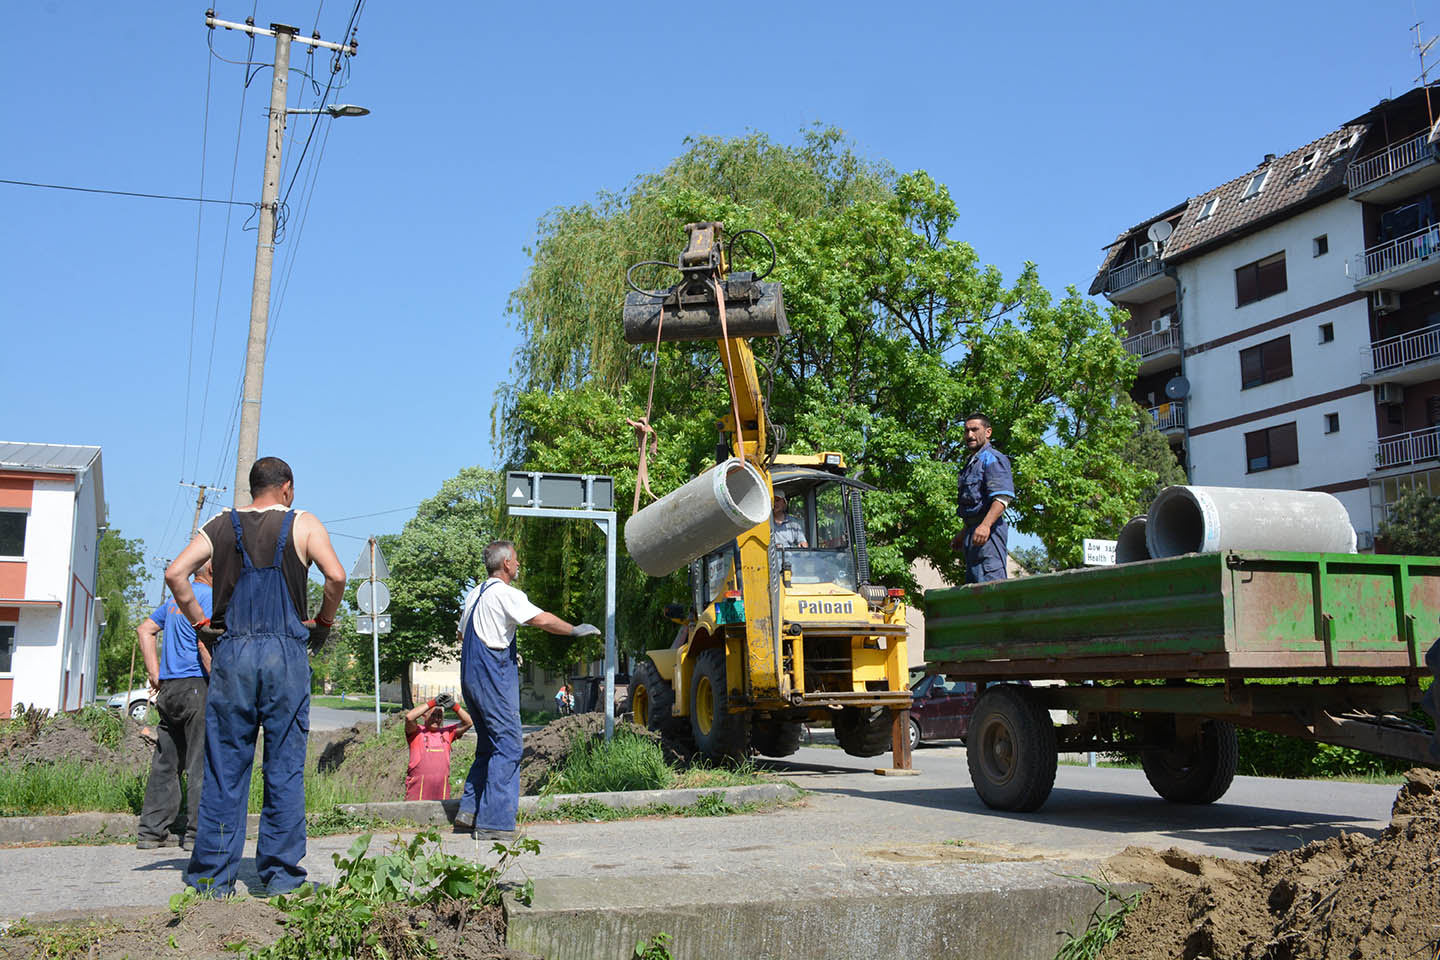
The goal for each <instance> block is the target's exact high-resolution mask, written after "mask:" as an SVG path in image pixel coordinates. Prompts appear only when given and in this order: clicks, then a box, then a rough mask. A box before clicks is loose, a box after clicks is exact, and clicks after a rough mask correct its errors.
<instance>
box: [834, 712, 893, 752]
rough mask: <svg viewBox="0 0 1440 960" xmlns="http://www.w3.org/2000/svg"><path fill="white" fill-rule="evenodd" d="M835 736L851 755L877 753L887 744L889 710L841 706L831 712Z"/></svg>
mask: <svg viewBox="0 0 1440 960" xmlns="http://www.w3.org/2000/svg"><path fill="white" fill-rule="evenodd" d="M835 739H836V740H838V741H839V742H840V749H842V750H844V751H845V752H846V753H848V754H850V756H852V757H878V756H880V754H882V753H884V752H885V751H886V750H889V749H890V747H891V739H890V711H889V710H887V709H885V708H884V707H842V708H841V710H840V712H839V713H837V714H835Z"/></svg>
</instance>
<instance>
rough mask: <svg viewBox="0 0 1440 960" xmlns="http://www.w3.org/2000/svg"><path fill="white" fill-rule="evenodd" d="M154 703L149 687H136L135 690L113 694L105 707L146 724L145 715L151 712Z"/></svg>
mask: <svg viewBox="0 0 1440 960" xmlns="http://www.w3.org/2000/svg"><path fill="white" fill-rule="evenodd" d="M154 702H155V701H154V699H153V698H152V697H151V696H150V688H149V687H136V688H135V689H134V690H128V691H121V692H120V693H112V694H111V695H110V699H109V700H106V701H105V706H106V707H107V708H108V709H110V710H114V711H115V712H116V713H128V714H130V716H132V717H134V718H135V720H136V721H137V722H139V723H144V722H145V715H146V714H147V713H149V712H150V704H152V703H154Z"/></svg>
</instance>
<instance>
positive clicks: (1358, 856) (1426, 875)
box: [1102, 769, 1440, 960]
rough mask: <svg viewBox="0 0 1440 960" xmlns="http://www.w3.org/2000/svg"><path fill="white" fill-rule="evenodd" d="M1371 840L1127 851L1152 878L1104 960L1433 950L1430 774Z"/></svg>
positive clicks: (1428, 953) (1436, 858) (1433, 783)
mask: <svg viewBox="0 0 1440 960" xmlns="http://www.w3.org/2000/svg"><path fill="white" fill-rule="evenodd" d="M1405 779H1406V782H1405V785H1404V786H1403V787H1401V789H1400V792H1399V795H1398V796H1397V797H1396V798H1395V804H1394V806H1393V808H1392V810H1391V820H1390V826H1389V827H1388V828H1386V830H1385V831H1384V833H1382V834H1381V835H1380V837H1379V838H1378V839H1374V840H1372V839H1370V838H1369V837H1365V836H1363V835H1360V834H1354V833H1351V834H1345V833H1342V834H1340V835H1339V836H1336V837H1332V838H1330V839H1329V840H1323V841H1318V842H1316V843H1311V844H1307V845H1306V846H1304V847H1301V848H1300V849H1299V850H1295V851H1290V852H1286V853H1278V854H1276V855H1275V856H1273V857H1271V858H1270V859H1268V860H1264V861H1259V862H1253V863H1252V862H1244V861H1235V860H1221V859H1218V858H1215V857H1202V856H1197V855H1195V854H1191V853H1186V852H1184V851H1182V850H1178V849H1175V848H1173V847H1172V848H1171V849H1169V850H1165V851H1160V852H1157V851H1154V850H1146V849H1142V848H1139V847H1130V848H1127V849H1126V850H1125V851H1124V852H1123V853H1121V854H1119V855H1118V856H1116V857H1112V858H1111V859H1110V860H1109V861H1107V862H1106V868H1107V875H1108V876H1110V877H1111V878H1112V879H1122V880H1133V881H1139V882H1143V883H1148V884H1151V889H1150V891H1149V893H1147V894H1146V895H1145V897H1144V899H1143V900H1142V901H1141V903H1140V906H1139V907H1138V908H1136V910H1135V911H1134V912H1133V913H1131V914H1130V916H1129V917H1127V918H1126V920H1125V926H1124V929H1123V930H1122V932H1121V934H1120V936H1119V937H1117V938H1116V939H1115V941H1114V942H1113V943H1111V944H1110V945H1109V946H1108V947H1107V948H1106V949H1105V951H1104V953H1103V954H1102V957H1104V958H1105V960H1160V958H1166V960H1169V958H1174V957H1183V958H1187V960H1199V958H1202V957H1204V958H1209V960H1322V958H1324V960H1340V958H1356V960H1359V958H1371V960H1379V958H1382V957H1417V958H1419V957H1427V958H1428V957H1432V956H1434V955H1435V953H1436V950H1437V946H1440V772H1436V771H1434V770H1423V769H1415V770H1411V771H1410V772H1409V773H1407V774H1406V775H1405Z"/></svg>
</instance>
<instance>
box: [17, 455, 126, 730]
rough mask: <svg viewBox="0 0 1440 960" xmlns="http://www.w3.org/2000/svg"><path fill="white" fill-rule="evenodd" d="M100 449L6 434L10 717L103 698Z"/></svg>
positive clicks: (68, 706) (102, 506)
mask: <svg viewBox="0 0 1440 960" xmlns="http://www.w3.org/2000/svg"><path fill="white" fill-rule="evenodd" d="M104 524H105V488H104V483H103V480H102V478H101V472H100V448H99V447H79V446H64V445H60V444H51V443H6V442H0V718H4V717H9V716H10V714H11V712H12V710H13V708H14V705H15V704H17V703H23V704H25V705H26V706H27V707H29V706H39V707H45V708H46V709H49V710H52V711H60V710H78V709H79V708H80V707H82V706H84V705H85V704H86V703H89V702H90V701H92V700H94V699H95V675H96V671H97V669H98V666H99V661H100V614H101V610H102V606H101V604H100V603H99V602H98V600H97V598H96V596H95V581H96V577H97V575H98V573H99V553H98V547H99V541H100V536H101V533H102V531H103V529H104Z"/></svg>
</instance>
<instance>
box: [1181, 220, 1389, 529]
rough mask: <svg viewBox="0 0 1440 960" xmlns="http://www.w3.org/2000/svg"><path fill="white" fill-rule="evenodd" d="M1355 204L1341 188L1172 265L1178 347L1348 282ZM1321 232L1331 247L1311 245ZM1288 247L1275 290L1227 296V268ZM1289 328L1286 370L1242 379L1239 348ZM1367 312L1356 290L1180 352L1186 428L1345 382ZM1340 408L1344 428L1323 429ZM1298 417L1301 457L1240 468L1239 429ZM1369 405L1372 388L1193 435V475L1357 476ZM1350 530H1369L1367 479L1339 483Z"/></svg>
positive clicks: (1361, 344) (1371, 434) (1249, 478)
mask: <svg viewBox="0 0 1440 960" xmlns="http://www.w3.org/2000/svg"><path fill="white" fill-rule="evenodd" d="M1361 229H1362V226H1361V206H1360V204H1358V203H1355V202H1354V201H1351V200H1349V199H1347V198H1344V197H1341V198H1338V199H1336V200H1333V201H1331V202H1330V203H1327V204H1325V205H1323V206H1321V207H1317V208H1315V209H1313V210H1309V211H1306V212H1304V213H1302V214H1299V215H1298V216H1295V217H1291V218H1289V219H1287V220H1284V221H1281V222H1280V223H1277V224H1275V225H1274V226H1272V227H1270V228H1268V229H1265V230H1262V231H1259V232H1258V233H1255V234H1252V235H1250V236H1248V237H1244V238H1242V239H1240V240H1237V241H1236V242H1234V243H1232V244H1229V245H1227V246H1224V247H1221V248H1220V249H1218V250H1216V251H1213V252H1212V253H1209V254H1206V255H1204V256H1202V257H1199V258H1197V259H1195V260H1193V261H1190V262H1188V263H1182V264H1181V265H1180V266H1179V270H1178V273H1179V279H1180V283H1181V287H1182V294H1183V299H1182V304H1183V306H1182V308H1181V310H1182V322H1183V324H1184V330H1185V343H1186V347H1187V349H1188V348H1192V347H1195V346H1199V345H1201V344H1204V343H1207V342H1209V341H1212V340H1216V339H1219V338H1222V337H1225V336H1229V335H1233V334H1234V333H1236V332H1238V331H1240V330H1244V329H1247V328H1250V327H1254V326H1257V325H1259V324H1263V323H1267V322H1269V321H1271V320H1275V319H1277V318H1279V317H1282V316H1285V315H1287V314H1291V313H1297V312H1300V311H1303V310H1307V309H1310V308H1313V307H1315V306H1317V305H1318V304H1321V303H1325V302H1327V301H1330V300H1335V299H1339V298H1343V297H1347V296H1353V295H1354V293H1355V286H1354V281H1353V280H1352V279H1351V278H1350V277H1348V276H1346V273H1345V260H1344V256H1345V251H1347V250H1349V249H1351V248H1352V247H1353V246H1355V244H1356V243H1358V242H1359V238H1360V237H1361ZM1322 235H1323V236H1325V237H1326V238H1327V240H1328V244H1329V252H1328V253H1326V254H1324V255H1322V256H1318V257H1317V256H1314V241H1315V238H1316V237H1319V236H1322ZM1282 250H1283V251H1284V252H1285V273H1286V287H1287V289H1286V290H1285V291H1284V292H1283V293H1279V294H1276V295H1274V296H1271V297H1267V298H1265V299H1263V300H1259V301H1256V302H1254V303H1250V304H1246V305H1245V306H1243V307H1238V308H1237V307H1236V305H1235V295H1236V294H1235V270H1236V269H1237V268H1239V267H1242V266H1244V265H1246V264H1249V263H1253V262H1255V261H1257V260H1260V259H1262V258H1264V257H1268V256H1270V255H1272V254H1275V253H1279V252H1280V251H1282ZM1322 324H1331V325H1332V327H1333V330H1334V339H1333V340H1331V341H1329V342H1322V339H1321V330H1320V328H1321V325H1322ZM1282 336H1288V337H1289V340H1290V358H1291V366H1292V369H1293V374H1292V376H1290V377H1287V378H1285V379H1283V380H1277V381H1273V382H1271V383H1266V384H1261V385H1259V386H1255V387H1251V388H1249V389H1242V388H1241V376H1240V352H1241V351H1242V350H1246V349H1248V348H1250V347H1254V346H1257V345H1259V344H1262V343H1266V342H1268V341H1270V340H1274V339H1276V338H1278V337H1282ZM1369 345H1370V327H1369V312H1368V307H1367V305H1366V302H1365V300H1364V299H1357V300H1354V301H1352V302H1350V303H1345V304H1342V305H1340V306H1337V307H1334V308H1332V309H1329V310H1326V311H1324V312H1322V313H1317V314H1313V315H1311V316H1308V317H1305V318H1304V319H1301V320H1296V321H1293V322H1290V323H1286V324H1284V325H1282V326H1279V327H1275V328H1272V329H1269V330H1264V331H1261V332H1258V333H1254V334H1251V335H1250V336H1247V337H1245V338H1243V339H1240V340H1235V341H1232V342H1230V343H1226V344H1223V345H1220V346H1217V347H1213V348H1210V349H1208V350H1205V351H1203V352H1201V353H1197V354H1193V355H1189V356H1187V357H1186V359H1185V376H1186V377H1187V378H1188V379H1189V381H1190V397H1189V401H1188V420H1189V425H1190V429H1191V430H1192V431H1193V430H1195V429H1196V428H1203V427H1205V426H1206V425H1208V424H1212V423H1216V422H1219V421H1224V420H1228V419H1231V418H1233V417H1239V416H1244V415H1247V414H1252V413H1254V412H1256V411H1258V410H1264V409H1268V408H1271V407H1277V406H1280V405H1283V404H1288V403H1294V402H1298V401H1302V400H1305V399H1307V398H1309V397H1313V396H1316V395H1319V394H1324V393H1328V392H1330V391H1334V390H1339V389H1343V388H1346V387H1353V386H1356V385H1358V384H1359V383H1360V378H1361V376H1362V375H1363V374H1364V373H1366V372H1367V371H1368V369H1369ZM1327 413H1334V414H1338V415H1339V418H1340V429H1339V431H1338V432H1335V433H1327V432H1326V426H1327V425H1326V422H1325V414H1327ZM1290 422H1294V423H1295V430H1296V440H1297V444H1298V448H1299V463H1297V464H1295V465H1294V466H1288V467H1279V468H1275V469H1271V470H1263V471H1258V472H1256V473H1250V472H1248V469H1247V468H1248V464H1247V461H1246V456H1245V435H1246V434H1247V433H1251V432H1254V431H1257V430H1262V429H1265V428H1266V427H1270V426H1275V425H1279V424H1284V423H1290ZM1375 437H1376V433H1375V407H1374V401H1373V399H1372V398H1371V396H1370V394H1369V393H1368V392H1362V393H1358V394H1356V395H1355V396H1349V397H1342V398H1340V399H1338V400H1331V401H1326V402H1323V403H1320V404H1315V405H1312V406H1306V407H1302V408H1300V409H1297V410H1292V411H1289V412H1287V413H1282V414H1276V415H1274V416H1269V417H1264V418H1260V419H1256V420H1250V421H1247V422H1244V423H1241V424H1237V425H1235V426H1230V427H1225V428H1223V429H1220V430H1214V431H1210V432H1205V433H1200V434H1194V433H1192V434H1191V436H1190V461H1191V479H1192V482H1194V483H1196V484H1209V485H1215V486H1235V487H1274V488H1289V489H1305V488H1309V487H1319V486H1325V485H1328V484H1338V483H1346V482H1352V481H1357V480H1360V479H1362V478H1364V477H1365V476H1366V473H1367V472H1368V470H1369V469H1370V467H1371V465H1372V464H1373V462H1374V457H1373V453H1374V445H1375ZM1337 496H1339V497H1340V499H1341V501H1342V502H1343V503H1344V504H1345V505H1346V508H1347V509H1348V510H1349V511H1350V516H1351V520H1352V522H1353V523H1354V525H1355V528H1356V530H1357V531H1366V530H1370V529H1371V526H1372V524H1371V517H1370V504H1369V494H1368V492H1367V491H1366V490H1364V489H1360V490H1355V491H1344V492H1342V493H1340V494H1337Z"/></svg>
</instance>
